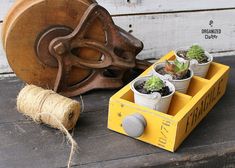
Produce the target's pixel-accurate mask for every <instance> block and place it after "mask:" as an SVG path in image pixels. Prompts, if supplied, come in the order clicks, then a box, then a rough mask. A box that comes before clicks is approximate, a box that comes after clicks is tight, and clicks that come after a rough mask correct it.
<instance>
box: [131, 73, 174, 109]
mask: <svg viewBox="0 0 235 168" xmlns="http://www.w3.org/2000/svg"><path fill="white" fill-rule="evenodd" d="M131 89H132V91H133V92H134V100H135V103H136V104H138V105H141V106H145V107H148V108H150V109H153V110H157V111H160V112H163V113H167V111H168V108H169V105H170V102H171V99H172V96H173V94H174V93H175V87H174V85H173V84H172V83H170V82H169V81H164V80H162V79H160V78H159V77H157V76H145V77H139V78H137V79H136V80H134V81H133V82H132V83H131Z"/></svg>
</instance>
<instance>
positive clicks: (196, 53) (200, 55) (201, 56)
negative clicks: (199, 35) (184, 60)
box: [186, 45, 207, 63]
mask: <svg viewBox="0 0 235 168" xmlns="http://www.w3.org/2000/svg"><path fill="white" fill-rule="evenodd" d="M186 57H188V58H189V59H191V60H192V59H196V60H197V61H198V62H199V63H200V62H203V61H204V60H205V59H207V56H206V55H205V50H204V49H203V48H202V47H200V46H199V45H192V46H191V47H190V49H189V50H188V52H187V55H186Z"/></svg>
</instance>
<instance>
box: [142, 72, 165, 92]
mask: <svg viewBox="0 0 235 168" xmlns="http://www.w3.org/2000/svg"><path fill="white" fill-rule="evenodd" d="M163 87H165V83H164V82H163V81H162V80H161V79H160V78H159V77H156V76H152V77H150V78H149V79H148V80H147V81H146V82H145V85H144V89H145V90H146V91H148V92H156V91H159V90H161V89H162V88H163Z"/></svg>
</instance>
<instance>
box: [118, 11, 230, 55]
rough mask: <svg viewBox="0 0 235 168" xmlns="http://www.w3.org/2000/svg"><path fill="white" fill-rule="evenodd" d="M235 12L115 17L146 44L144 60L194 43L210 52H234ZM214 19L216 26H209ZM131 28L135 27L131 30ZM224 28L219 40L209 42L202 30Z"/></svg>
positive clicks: (122, 25) (143, 53) (119, 23)
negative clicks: (234, 20)
mask: <svg viewBox="0 0 235 168" xmlns="http://www.w3.org/2000/svg"><path fill="white" fill-rule="evenodd" d="M234 17H235V10H222V11H201V12H187V13H174V14H172V13H171V14H151V15H134V16H120V17H115V18H114V20H115V22H116V23H117V24H118V25H120V26H121V27H123V28H124V29H125V30H127V31H133V34H134V35H135V36H136V37H138V38H139V39H141V40H142V41H143V42H144V45H145V48H144V51H143V52H142V53H141V54H140V55H139V57H141V58H145V59H146V58H154V57H157V58H159V57H160V56H162V55H164V54H165V53H167V52H169V51H170V50H173V49H176V48H178V47H182V46H188V45H191V44H192V43H198V44H201V45H202V46H203V47H204V48H205V49H206V50H208V51H209V52H221V51H229V50H234V44H235V43H234V41H235V31H234V27H235V23H234V22H231V20H233V18H234ZM210 20H213V22H214V24H213V27H211V26H210V25H209V22H210ZM130 27H131V28H130ZM211 28H213V29H221V31H222V32H221V34H219V35H218V38H217V39H213V40H212V39H210V40H208V39H205V34H202V33H201V31H202V29H211Z"/></svg>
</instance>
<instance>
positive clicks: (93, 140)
mask: <svg viewBox="0 0 235 168" xmlns="http://www.w3.org/2000/svg"><path fill="white" fill-rule="evenodd" d="M216 60H217V62H221V63H224V64H227V65H230V66H231V73H230V81H229V84H228V90H227V93H226V95H225V96H224V97H223V99H222V100H221V101H219V103H218V104H217V105H216V106H215V107H214V109H213V110H212V112H210V113H209V114H208V116H207V117H206V118H205V119H204V120H203V121H202V123H201V124H200V125H199V126H198V127H197V128H196V129H195V130H194V131H193V133H192V134H191V135H190V136H189V137H188V138H187V139H186V140H185V141H184V143H183V144H182V145H181V147H180V148H179V150H178V151H177V152H176V153H174V154H173V153H170V152H166V151H164V150H161V149H159V148H156V147H153V146H151V145H148V144H145V143H142V142H140V141H137V140H134V139H131V138H128V137H126V136H123V135H120V134H117V133H114V132H112V131H109V130H108V129H107V128H106V127H107V113H108V101H109V97H110V96H111V95H112V94H113V93H114V92H115V91H96V92H91V93H89V94H87V95H84V97H83V99H84V102H85V112H84V113H82V115H81V117H80V120H79V122H78V124H77V126H76V129H75V131H74V137H75V140H76V141H77V142H78V144H79V146H80V150H79V154H78V155H76V158H75V159H74V161H73V167H87V168H92V167H107V168H109V167H111V168H113V167H114V168H116V167H120V168H124V167H164V168H165V167H177V168H181V167H182V168H183V167H197V168H198V167H213V168H222V167H229V168H230V167H235V100H234V97H235V87H234V86H235V57H225V58H217V59H216ZM22 87H23V83H22V82H20V81H19V80H18V79H16V78H8V79H3V80H0V168H63V167H66V163H67V159H68V154H69V151H70V148H69V145H68V143H67V141H66V140H65V138H64V137H63V135H62V134H61V133H60V132H59V131H57V130H54V129H50V128H48V127H47V126H44V125H37V124H35V123H33V122H32V121H30V120H27V119H26V118H25V117H24V116H22V115H21V114H19V113H18V112H17V110H16V107H15V105H16V95H17V93H18V92H19V90H20V89H21V88H22ZM77 99H78V100H79V98H77Z"/></svg>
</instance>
